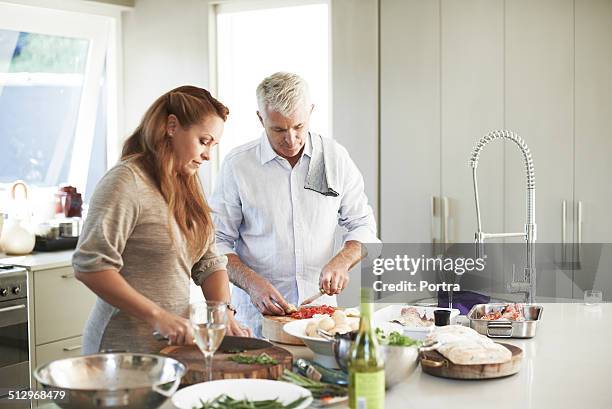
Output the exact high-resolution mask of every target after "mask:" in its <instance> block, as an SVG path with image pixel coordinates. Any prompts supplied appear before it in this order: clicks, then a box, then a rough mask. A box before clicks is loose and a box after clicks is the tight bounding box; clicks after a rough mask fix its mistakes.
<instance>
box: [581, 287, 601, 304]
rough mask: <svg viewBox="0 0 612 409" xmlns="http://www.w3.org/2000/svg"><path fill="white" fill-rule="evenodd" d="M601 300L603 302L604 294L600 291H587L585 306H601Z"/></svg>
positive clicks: (585, 293)
mask: <svg viewBox="0 0 612 409" xmlns="http://www.w3.org/2000/svg"><path fill="white" fill-rule="evenodd" d="M601 300H603V292H601V291H599V290H586V291H585V292H584V303H585V305H595V304H599V303H601Z"/></svg>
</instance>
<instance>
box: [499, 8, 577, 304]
mask: <svg viewBox="0 0 612 409" xmlns="http://www.w3.org/2000/svg"><path fill="white" fill-rule="evenodd" d="M505 15H506V16H505V26H506V47H505V48H506V50H505V73H506V74H505V81H506V85H505V89H506V93H505V105H506V108H505V111H506V127H507V128H508V129H511V130H514V131H515V132H517V133H518V134H519V135H520V136H521V137H523V139H524V140H525V141H526V143H527V145H528V146H529V148H530V150H531V153H532V156H533V162H534V168H535V186H536V189H535V191H536V194H535V201H536V208H535V220H536V224H537V243H561V242H562V240H563V239H562V219H561V212H562V203H563V201H564V200H566V201H567V200H571V198H572V194H573V183H572V177H573V172H574V160H573V159H574V132H573V126H574V121H573V109H574V106H573V104H574V100H573V84H574V83H573V76H574V70H573V53H574V50H573V42H572V41H571V39H572V36H573V2H572V1H571V0H543V1H538V2H531V1H526V0H518V1H512V2H506V11H505ZM511 145H512V146H511ZM504 166H505V183H504V185H505V221H504V231H508V232H515V231H523V230H524V226H525V221H526V186H527V182H526V180H527V178H526V172H525V162H524V160H523V157H522V155H521V154H520V150H519V149H518V147H517V146H515V145H514V144H513V143H510V142H507V143H506V152H505V160H504ZM566 226H567V228H571V225H566ZM568 235H569V233H568ZM568 238H569V237H568ZM508 241H513V242H524V240H523V239H520V238H516V239H512V240H508ZM537 250H539V253H536V257H538V256H539V259H540V260H542V259H544V258H551V259H553V260H554V261H555V262H557V263H560V262H562V261H563V260H562V257H561V253H557V254H554V252H552V251H550V252H549V251H545V249H544V248H543V247H540V248H538V249H537ZM546 250H549V248H548V249H546ZM524 263H525V261H524V259H523V260H518V263H516V264H515V266H516V270H517V274H518V272H519V271H521V270H522V268H523V266H524ZM506 265H507V268H508V269H511V266H510V265H509V263H506ZM537 276H538V280H537V281H538V293H539V294H541V295H542V294H544V295H547V296H555V295H557V296H562V297H564V298H571V291H572V290H571V288H572V282H571V271H569V272H568V274H564V273H563V272H562V271H561V270H560V269H558V268H555V267H554V266H553V265H549V266H548V267H547V268H540V269H539V270H538V271H537Z"/></svg>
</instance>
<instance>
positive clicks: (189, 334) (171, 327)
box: [150, 309, 195, 345]
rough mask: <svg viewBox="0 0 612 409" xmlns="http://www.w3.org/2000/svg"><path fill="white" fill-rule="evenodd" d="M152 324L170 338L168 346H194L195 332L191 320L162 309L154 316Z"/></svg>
mask: <svg viewBox="0 0 612 409" xmlns="http://www.w3.org/2000/svg"><path fill="white" fill-rule="evenodd" d="M150 324H151V325H152V326H153V328H155V330H156V331H157V332H159V333H160V334H161V335H162V336H164V337H166V338H168V345H193V344H194V343H195V340H194V338H193V331H192V329H191V324H190V323H189V320H188V319H186V318H183V317H179V316H178V315H175V314H172V313H170V312H168V311H166V310H163V309H160V310H159V311H157V312H156V313H155V314H154V318H153V319H152V322H150Z"/></svg>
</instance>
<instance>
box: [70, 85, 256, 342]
mask: <svg viewBox="0 0 612 409" xmlns="http://www.w3.org/2000/svg"><path fill="white" fill-rule="evenodd" d="M228 113H229V111H228V109H227V108H226V107H225V106H224V105H223V104H221V103H220V102H219V101H217V100H216V99H215V98H213V97H212V96H211V95H210V93H209V92H208V91H206V90H204V89H202V88H197V87H193V86H183V87H179V88H176V89H174V90H172V91H170V92H168V93H166V94H164V95H162V96H161V97H159V98H158V99H157V101H155V102H154V103H153V105H152V106H151V107H150V108H149V109H148V111H147V112H146V114H145V116H144V118H143V119H142V122H141V123H140V125H139V126H138V128H137V129H136V131H135V132H134V133H133V134H132V135H131V136H130V137H129V138H128V139H127V141H126V142H125V144H124V146H123V152H122V154H121V161H120V162H119V163H118V164H117V165H116V166H115V167H113V168H112V169H111V170H109V171H108V173H107V174H106V175H105V176H104V177H103V178H102V180H101V181H100V182H99V183H98V186H97V187H96V190H95V192H94V194H93V196H92V199H91V202H90V207H89V214H88V217H87V220H86V222H85V225H84V226H83V232H82V234H81V237H80V239H79V244H78V247H77V249H76V252H75V253H74V256H73V259H72V264H73V266H74V270H75V273H76V277H77V278H78V279H79V280H80V281H82V282H83V283H85V285H87V286H88V287H89V288H90V289H91V290H92V291H94V292H95V293H96V294H97V295H98V299H97V301H96V304H95V306H94V308H93V310H92V312H91V314H90V316H89V319H88V321H87V324H86V326H85V331H84V334H83V338H84V339H83V344H84V346H83V352H84V353H95V352H98V351H100V350H109V349H116V350H127V351H131V352H159V350H161V349H162V348H163V347H164V346H165V345H166V343H164V342H160V341H157V340H156V339H155V338H154V337H153V332H154V331H158V332H159V333H161V334H162V335H163V336H165V337H167V338H168V343H171V344H175V345H185V344H191V343H193V335H192V332H191V329H190V325H189V320H188V319H187V317H188V316H189V279H190V276H191V278H192V279H193V280H194V282H195V283H196V284H197V285H200V286H201V287H202V292H203V294H204V297H205V298H206V299H208V300H222V301H228V300H229V299H230V293H229V285H228V277H227V271H226V267H225V266H226V262H227V259H226V257H225V256H222V255H219V254H217V252H216V247H215V245H214V226H213V224H212V220H211V215H210V212H211V210H210V208H209V207H208V204H207V203H206V200H205V198H204V194H203V192H202V189H201V185H200V180H199V177H198V169H199V167H200V165H201V164H202V162H203V161H205V160H209V159H210V154H211V149H212V147H213V146H215V145H216V144H217V143H219V140H220V139H221V135H222V133H223V126H224V122H225V120H226V118H227V115H228ZM228 315H229V322H228V329H227V333H228V334H233V335H248V336H250V332H249V331H248V330H246V329H243V328H242V327H240V326H239V324H238V323H237V321H235V319H234V317H233V313H232V312H228Z"/></svg>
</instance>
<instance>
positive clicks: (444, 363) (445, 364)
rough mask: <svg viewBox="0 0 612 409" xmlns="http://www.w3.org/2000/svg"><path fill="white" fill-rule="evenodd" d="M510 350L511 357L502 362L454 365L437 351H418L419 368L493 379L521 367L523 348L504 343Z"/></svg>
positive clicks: (445, 375)
mask: <svg viewBox="0 0 612 409" xmlns="http://www.w3.org/2000/svg"><path fill="white" fill-rule="evenodd" d="M500 344H501V345H503V346H505V347H506V348H508V349H509V350H510V352H512V359H510V361H508V362H504V363H503V364H484V365H456V364H454V363H452V362H451V361H450V360H448V359H446V358H445V357H444V356H443V355H442V354H440V353H439V352H438V351H427V352H421V353H420V357H419V359H420V361H421V368H422V369H423V372H426V373H428V374H430V375H433V376H439V377H442V378H453V379H493V378H501V377H504V376H509V375H514V374H515V373H517V372H518V371H520V369H521V364H522V361H523V350H522V349H521V348H519V347H517V346H514V345H510V344H504V343H501V342H500Z"/></svg>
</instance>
